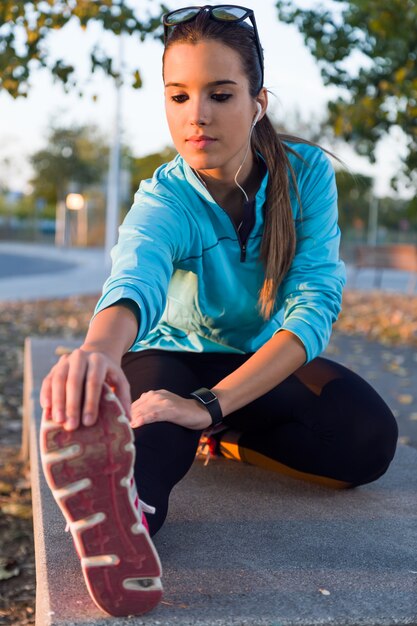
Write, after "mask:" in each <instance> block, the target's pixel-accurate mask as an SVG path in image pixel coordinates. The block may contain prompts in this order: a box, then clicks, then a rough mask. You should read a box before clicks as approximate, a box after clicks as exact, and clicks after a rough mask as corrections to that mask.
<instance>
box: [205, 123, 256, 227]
mask: <svg viewBox="0 0 417 626" xmlns="http://www.w3.org/2000/svg"><path fill="white" fill-rule="evenodd" d="M254 127H255V125H254V124H252V127H251V130H250V133H249V139H248V145H247V146H246V152H245V156H244V157H243V161H242V163H241V164H240V166H239V168H238V170H237V172H236V174H235V178H234V180H235V183H236V185H237V186H238V187H239V189H240V191H241V192H242V193H243V195H244V196H245V200H246V202H249V198H248V194H247V193H246V191H245V190H244V189H243V187H241V186H240V185H239V183H238V182H237V177H238V176H239V173H240V170H241V169H242V167H243V164H244V163H245V161H246V157H247V156H248V152H249V148H250V140H251V137H252V133H253V129H254ZM194 172H195V174H197V177H198V178H199V180H200V181H201V182H202V183H203V185H204V186H205V187H207V185H206V183H205V181H204V180H203V178H202V177H201V176H200V174H199V173H198V171H197V170H194ZM240 225H242V224H240Z"/></svg>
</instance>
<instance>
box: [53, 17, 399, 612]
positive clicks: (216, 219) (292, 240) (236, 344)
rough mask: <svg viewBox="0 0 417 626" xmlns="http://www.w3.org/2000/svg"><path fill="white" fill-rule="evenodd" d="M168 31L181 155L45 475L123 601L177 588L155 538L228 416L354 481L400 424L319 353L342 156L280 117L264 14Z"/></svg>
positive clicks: (129, 232) (143, 204)
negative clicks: (174, 492)
mask: <svg viewBox="0 0 417 626" xmlns="http://www.w3.org/2000/svg"><path fill="white" fill-rule="evenodd" d="M164 29H165V51H164V57H163V79H164V84H165V99H166V114H167V119H168V123H169V128H170V132H171V134H172V139H173V142H174V144H175V147H176V149H177V150H178V153H179V154H178V156H177V157H176V158H175V159H174V160H173V161H172V162H170V163H168V164H166V165H164V166H162V167H160V168H159V169H158V170H157V171H156V172H155V175H154V177H153V178H152V179H151V180H147V181H143V182H142V183H141V186H140V189H139V191H138V192H137V194H136V197H135V203H134V204H133V206H132V208H131V210H130V212H129V213H128V215H127V216H126V218H125V220H124V222H123V224H122V226H121V227H120V234H119V241H118V244H117V245H116V246H115V248H114V249H113V251H112V259H113V267H112V273H111V276H110V277H109V278H108V280H107V281H106V283H105V285H104V288H103V295H102V297H101V298H100V300H99V302H98V304H97V307H96V310H95V312H94V316H93V318H92V321H91V324H90V328H89V331H88V333H87V336H86V339H85V341H84V343H83V345H82V346H81V347H80V348H79V349H77V350H74V352H72V354H71V355H67V356H63V357H61V358H60V360H59V361H58V363H57V364H56V365H55V366H54V367H53V368H52V370H51V371H50V373H49V374H48V376H47V377H46V378H45V380H44V382H43V385H42V390H41V404H42V407H43V409H44V420H43V432H42V447H43V465H44V469H45V473H46V476H47V478H48V481H49V484H50V486H51V487H52V490H53V492H54V495H55V497H56V499H57V501H58V503H59V504H60V506H61V509H62V511H63V513H64V515H65V516H66V518H67V520H68V521H69V522H70V527H71V531H72V534H73V537H74V540H75V543H76V547H77V549H78V552H79V554H80V557H81V560H82V567H83V571H84V575H85V577H86V581H87V585H88V588H89V591H90V593H91V595H92V597H93V599H94V601H95V602H96V603H97V604H98V605H99V606H100V607H101V608H102V609H104V610H106V611H107V612H109V613H111V614H113V615H126V614H130V613H141V612H145V611H147V610H149V609H150V608H152V606H154V605H155V604H156V603H157V602H158V601H159V598H160V596H161V586H160V581H159V576H160V564H159V559H158V555H157V554H156V551H155V548H154V547H153V544H152V541H151V539H150V535H153V534H155V533H156V532H157V531H158V529H159V528H160V527H161V525H162V524H163V522H164V520H165V517H166V514H167V508H168V498H169V494H170V491H171V489H172V487H173V486H174V485H175V484H176V483H177V482H178V481H179V480H180V479H181V478H182V477H183V476H184V475H185V473H186V472H187V471H188V469H189V468H190V466H191V464H192V462H193V459H194V457H195V454H196V449H197V446H198V442H199V439H200V436H201V434H202V432H203V431H204V430H206V429H209V428H212V427H213V426H217V425H218V424H222V426H223V427H224V429H223V430H222V431H221V432H219V433H218V434H217V435H214V436H215V438H216V440H217V444H218V446H219V449H220V450H221V451H223V453H224V454H226V455H227V456H232V457H234V458H240V459H243V460H247V461H249V462H251V463H255V464H260V465H262V466H266V467H269V468H270V469H275V470H277V471H284V472H287V473H290V474H292V475H294V476H298V477H300V478H305V479H307V480H312V481H315V482H321V483H324V484H327V485H330V486H333V487H336V488H343V487H352V486H356V485H360V484H363V483H366V482H370V481H373V480H375V479H376V478H378V477H379V476H381V475H382V474H383V473H384V472H385V471H386V469H387V467H388V465H389V463H390V462H391V460H392V458H393V455H394V451H395V446H396V439H397V427H396V423H395V420H394V418H393V416H392V413H391V411H390V410H389V408H388V407H387V406H386V404H385V403H384V402H383V400H382V399H381V398H380V397H379V396H378V395H377V394H376V392H375V391H374V390H373V389H372V388H371V387H370V386H369V385H368V384H367V383H366V382H365V381H363V380H362V379H361V378H359V376H357V375H356V374H354V373H353V372H351V371H349V370H348V369H346V368H345V367H343V366H341V365H338V364H336V363H333V362H331V361H329V360H327V359H324V358H321V357H319V354H320V353H321V352H322V351H323V350H324V349H325V347H326V345H327V343H328V340H329V337H330V333H331V326H332V323H333V322H334V321H335V320H336V318H337V315H338V313H339V310H340V304H341V293H342V287H343V285H344V282H345V271H344V265H343V263H342V262H341V261H340V259H339V251H338V248H339V239H340V231H339V229H338V226H337V193H336V188H335V181H334V171H333V169H332V167H331V165H330V162H329V160H328V158H327V156H326V155H325V154H324V152H323V150H321V149H320V148H319V147H318V146H314V145H312V144H309V143H308V142H303V141H302V140H300V139H297V138H294V137H289V136H282V135H281V136H278V135H277V134H276V132H275V131H274V129H273V127H272V125H271V123H270V121H269V119H268V116H267V113H266V111H267V106H268V95H267V91H266V89H265V87H264V86H263V56H262V48H261V45H260V43H259V38H258V34H257V30H256V23H255V18H254V15H253V12H252V11H251V10H248V9H244V8H242V7H236V6H233V5H222V6H218V7H191V8H184V9H179V10H176V11H173V12H171V13H169V14H167V15H166V16H165V17H164ZM103 383H108V384H109V385H110V387H111V388H112V390H113V391H114V392H115V394H116V396H117V398H118V399H119V400H120V402H119V400H118V399H117V398H116V396H115V395H114V394H113V393H111V392H109V389H108V387H107V386H106V385H105V386H104V388H103ZM103 389H104V391H102V390H103ZM100 398H101V399H100ZM99 401H100V405H99ZM122 413H124V414H126V416H127V417H128V418H129V420H130V424H131V426H132V427H133V431H134V443H135V448H136V461H135V464H134V467H133V458H134V454H133V449H132V448H133V446H132V444H131V443H130V439H129V438H130V427H129V425H128V423H127V420H126V418H125V417H124V416H123V415H122ZM116 416H119V419H115V417H116ZM133 476H134V479H133ZM135 483H136V485H137V488H138V490H139V493H140V496H141V498H143V500H144V502H146V503H147V505H144V504H142V506H141V505H140V504H138V501H137V497H136V496H135V493H134V489H135ZM134 501H136V505H135V506H134V505H133V504H132V503H133V502H134ZM132 511H133V513H132ZM151 511H154V512H153V514H151ZM145 513H147V515H145ZM148 529H149V533H148Z"/></svg>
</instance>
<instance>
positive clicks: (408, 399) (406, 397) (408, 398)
mask: <svg viewBox="0 0 417 626" xmlns="http://www.w3.org/2000/svg"><path fill="white" fill-rule="evenodd" d="M397 400H398V402H399V403H400V404H411V403H412V402H413V400H414V398H413V396H412V395H411V393H401V394H400V395H399V396H397Z"/></svg>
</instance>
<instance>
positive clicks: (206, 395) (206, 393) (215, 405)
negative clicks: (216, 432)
mask: <svg viewBox="0 0 417 626" xmlns="http://www.w3.org/2000/svg"><path fill="white" fill-rule="evenodd" d="M190 395H191V396H192V397H193V398H194V399H195V400H197V401H198V402H200V404H202V405H203V406H205V407H206V409H207V411H208V412H209V413H210V416H211V420H212V421H211V426H217V424H220V422H222V421H223V413H222V410H221V408H220V404H219V401H218V399H217V396H216V394H215V393H213V392H212V391H210V389H207V388H206V387H200V389H197V390H196V391H193V392H192V393H191V394H190Z"/></svg>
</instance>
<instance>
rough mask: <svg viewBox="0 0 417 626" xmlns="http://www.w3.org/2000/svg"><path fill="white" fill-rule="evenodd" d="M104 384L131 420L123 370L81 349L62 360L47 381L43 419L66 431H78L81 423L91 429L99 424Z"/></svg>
mask: <svg viewBox="0 0 417 626" xmlns="http://www.w3.org/2000/svg"><path fill="white" fill-rule="evenodd" d="M104 381H106V382H108V383H109V384H110V385H111V386H112V387H113V389H114V391H115V393H116V395H117V397H118V398H119V400H120V402H121V403H122V406H123V408H124V410H125V412H126V414H127V415H128V417H129V418H130V417H131V402H132V401H131V396H130V386H129V383H128V381H127V378H126V376H125V375H124V372H123V370H122V369H121V367H118V366H117V364H115V362H114V361H113V360H112V359H110V358H109V357H107V355H106V354H104V353H100V352H86V351H85V350H82V349H76V350H74V351H73V352H72V353H71V354H70V355H68V354H66V355H63V356H61V358H60V359H59V361H58V362H57V363H56V364H55V365H54V366H53V367H52V369H51V371H50V372H49V374H48V375H47V376H46V377H45V378H44V380H43V382H42V387H41V392H40V403H41V406H42V408H43V418H44V419H46V420H50V419H52V420H53V421H54V422H56V423H58V424H63V425H64V428H65V429H66V430H75V429H76V428H78V426H79V425H80V424H81V423H82V424H84V425H85V426H91V425H92V424H94V423H95V422H96V421H97V417H98V408H99V401H100V395H101V391H102V387H103V383H104Z"/></svg>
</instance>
